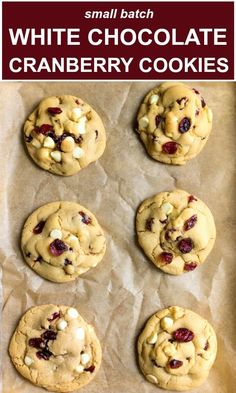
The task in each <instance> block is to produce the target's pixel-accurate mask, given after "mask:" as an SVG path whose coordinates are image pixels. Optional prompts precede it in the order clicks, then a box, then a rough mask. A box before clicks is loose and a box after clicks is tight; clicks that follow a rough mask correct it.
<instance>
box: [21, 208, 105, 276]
mask: <svg viewBox="0 0 236 393" xmlns="http://www.w3.org/2000/svg"><path fill="white" fill-rule="evenodd" d="M21 247H22V251H23V255H24V258H25V260H26V262H27V263H28V264H29V266H30V267H31V268H32V269H33V270H34V271H35V272H36V273H38V274H39V275H40V276H42V277H44V278H46V279H47V280H50V281H54V282H66V281H71V280H74V279H75V278H76V277H78V276H79V275H80V274H82V273H85V272H86V271H87V270H89V269H91V268H92V267H95V266H96V265H97V264H98V263H99V262H100V261H101V260H102V258H103V255H104V254H105V250H106V239H105V237H104V234H103V230H102V228H101V227H100V225H99V223H98V221H97V219H96V217H95V216H94V215H93V214H92V213H91V212H90V211H89V210H87V209H85V208H84V207H83V206H81V205H79V204H78V203H74V202H52V203H48V204H47V205H44V206H42V207H40V208H39V209H37V210H35V211H34V212H33V213H32V214H31V215H30V216H29V218H28V219H27V220H26V223H25V225H24V228H23V232H22V239H21Z"/></svg>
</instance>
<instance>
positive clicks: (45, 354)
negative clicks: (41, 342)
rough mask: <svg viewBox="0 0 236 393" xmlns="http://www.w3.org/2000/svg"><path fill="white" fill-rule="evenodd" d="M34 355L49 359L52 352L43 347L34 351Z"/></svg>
mask: <svg viewBox="0 0 236 393" xmlns="http://www.w3.org/2000/svg"><path fill="white" fill-rule="evenodd" d="M36 355H37V357H38V358H39V359H44V360H49V358H50V357H51V356H52V355H53V353H52V352H51V351H49V349H47V348H44V349H43V350H42V351H38V352H36Z"/></svg>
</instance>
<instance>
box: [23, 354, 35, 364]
mask: <svg viewBox="0 0 236 393" xmlns="http://www.w3.org/2000/svg"><path fill="white" fill-rule="evenodd" d="M24 363H25V364H26V366H31V364H33V363H34V361H33V359H31V358H30V357H29V356H25V358H24Z"/></svg>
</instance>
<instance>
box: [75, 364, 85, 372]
mask: <svg viewBox="0 0 236 393" xmlns="http://www.w3.org/2000/svg"><path fill="white" fill-rule="evenodd" d="M75 371H76V372H77V373H78V374H81V373H82V372H83V371H84V366H82V364H78V366H76V367H75Z"/></svg>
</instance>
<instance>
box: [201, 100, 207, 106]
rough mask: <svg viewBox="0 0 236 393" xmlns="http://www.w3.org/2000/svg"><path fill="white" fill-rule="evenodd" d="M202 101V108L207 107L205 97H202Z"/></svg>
mask: <svg viewBox="0 0 236 393" xmlns="http://www.w3.org/2000/svg"><path fill="white" fill-rule="evenodd" d="M201 103H202V108H205V106H206V103H205V100H204V98H201Z"/></svg>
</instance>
